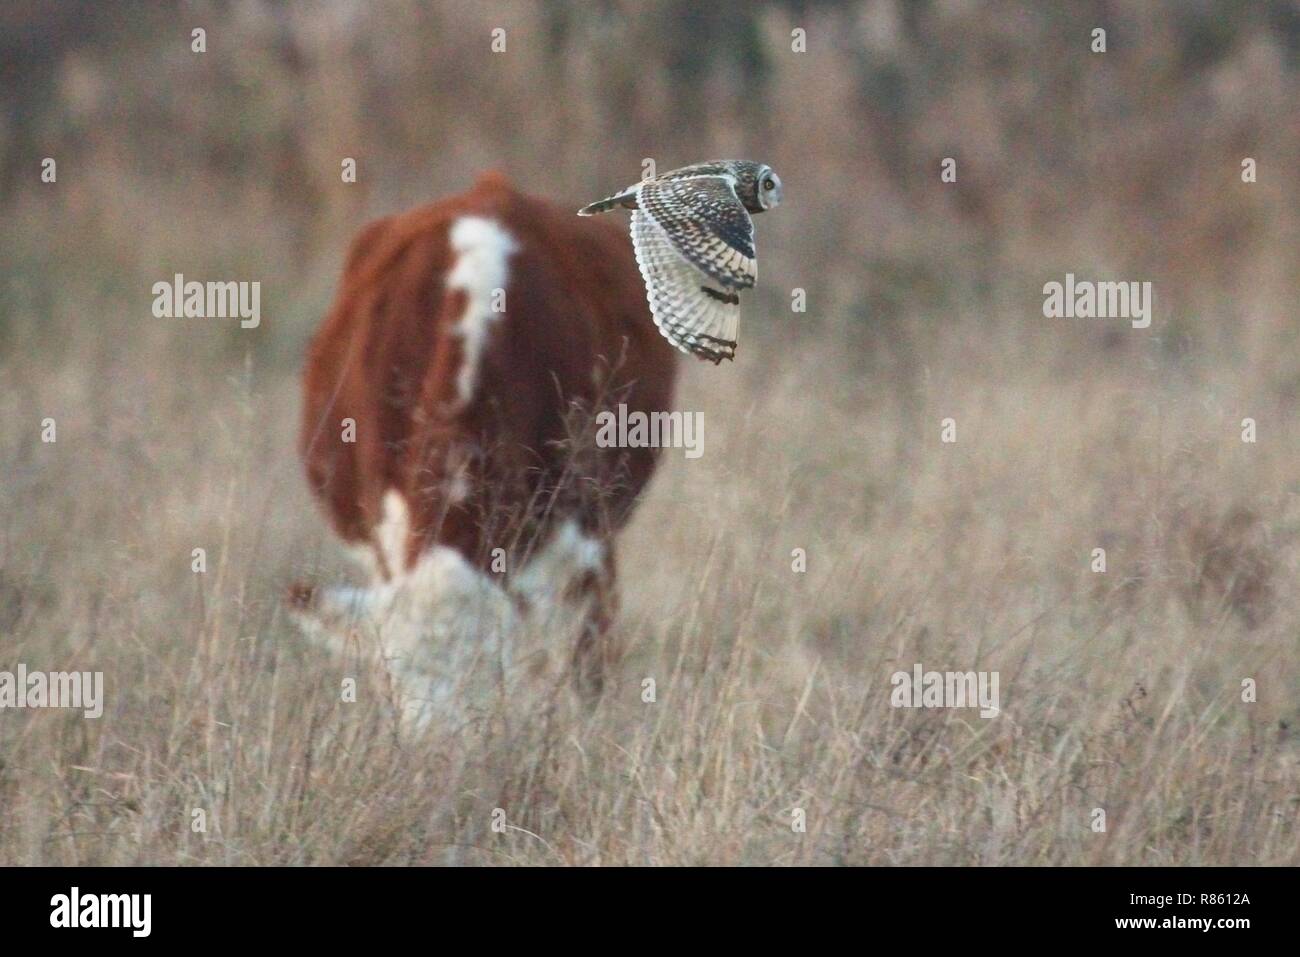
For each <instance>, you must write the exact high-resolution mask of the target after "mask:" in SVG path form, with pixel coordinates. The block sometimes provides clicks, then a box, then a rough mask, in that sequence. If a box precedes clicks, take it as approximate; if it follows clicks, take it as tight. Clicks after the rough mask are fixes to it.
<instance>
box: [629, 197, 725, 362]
mask: <svg viewBox="0 0 1300 957" xmlns="http://www.w3.org/2000/svg"><path fill="white" fill-rule="evenodd" d="M632 247H633V249H634V250H635V252H636V261H637V265H638V266H639V267H640V269H641V278H642V279H644V280H645V287H646V298H647V300H648V301H649V303H650V315H651V316H652V317H653V318H654V321H655V325H656V326H658V327H659V331H660V332H661V333H662V334H663V336H664V338H666V339H667V340H668V341H669V342H671V343H672V344H673V345H674V346H676V347H677V348H678V349H680V350H681V351H682V352H685V353H689V354H691V355H695V356H698V357H699V358H701V359H707V360H708V361H710V362H712V363H714V364H715V365H716V364H717V363H719V362H721V361H722V360H723V359H732V358H735V355H736V333H737V330H738V329H739V327H740V297H739V296H738V295H737V294H736V292H735V290H734V289H724V290H716V289H713V288H711V287H710V285H709V283H710V282H711V281H712V279H713V277H712V276H711V275H710V274H709V273H706V272H704V271H703V270H701V269H700V268H699V267H697V266H696V265H695V264H694V263H693V262H692V261H691V260H690V259H688V258H687V257H685V256H683V254H682V251H681V248H680V247H679V245H678V244H677V242H675V241H674V240H673V238H672V237H671V235H670V234H669V233H668V231H667V230H665V229H664V228H663V226H661V225H660V224H659V222H658V221H657V220H656V219H655V218H654V217H653V216H652V215H651V214H650V213H649V211H647V210H645V209H636V210H633V212H632Z"/></svg>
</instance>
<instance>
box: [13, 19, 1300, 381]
mask: <svg viewBox="0 0 1300 957" xmlns="http://www.w3.org/2000/svg"><path fill="white" fill-rule="evenodd" d="M195 27H202V28H203V29H204V30H205V31H206V34H207V35H206V43H207V52H206V53H202V54H197V53H194V52H192V51H191V30H192V29H193V28H195ZM1095 27H1101V28H1103V29H1105V30H1106V32H1107V46H1108V50H1107V52H1106V53H1105V54H1095V53H1093V52H1091V50H1090V40H1091V31H1092V30H1093V29H1094V28H1095ZM495 28H502V29H504V30H505V31H506V33H505V37H506V50H505V52H502V53H494V52H493V51H492V49H491V40H492V31H493V29H495ZM796 29H801V30H804V31H806V45H807V50H806V52H803V53H796V52H794V51H793V50H792V48H791V46H792V31H793V30H796ZM1298 58H1300V3H1297V2H1292V0H1273V2H1269V0H1128V2H1120V0H1070V2H1065V0H1062V2H1017V0H862V2H840V0H714V2H711V3H694V2H686V0H659V2H631V0H589V2H532V0H518V2H504V0H482V2H472V0H377V2H369V3H367V2H359V0H347V2H344V0H320V2H288V3H279V2H271V0H230V2H217V0H213V2H193V3H130V2H105V0H63V2H48V0H47V2H35V0H10V2H7V3H5V4H4V5H3V6H0V97H2V107H0V191H2V192H0V220H2V221H3V222H4V224H5V228H4V229H3V230H0V344H2V343H3V342H4V337H5V336H7V335H8V334H9V333H11V332H12V330H13V329H14V328H16V327H23V328H27V329H28V330H29V331H30V329H32V328H36V327H38V326H39V327H49V326H51V325H52V326H53V327H54V328H64V327H65V324H67V323H78V324H80V326H79V327H81V328H84V326H85V324H86V322H87V320H89V319H92V318H93V319H94V320H95V323H96V324H97V325H99V326H102V327H104V328H112V326H113V323H114V322H115V321H120V322H122V323H134V324H138V323H140V322H141V321H142V318H143V317H145V316H147V304H148V302H149V297H148V295H147V292H148V284H149V283H151V282H153V281H155V280H157V279H159V278H166V277H169V276H170V275H171V274H172V273H173V272H184V273H186V274H188V275H191V276H194V277H196V278H204V277H222V278H249V279H261V280H262V281H263V284H264V287H267V286H270V287H272V289H273V292H267V291H266V290H265V288H264V297H263V302H264V307H263V308H264V311H265V313H266V315H267V317H268V319H269V325H268V328H267V329H266V330H265V331H264V334H263V335H262V336H261V337H260V340H259V342H258V343H257V345H256V346H255V348H258V349H269V350H270V354H271V355H275V354H278V353H281V352H282V353H283V355H284V356H285V358H286V360H287V359H290V358H292V357H294V356H296V348H297V345H298V344H299V343H300V342H301V340H302V338H303V336H305V335H306V332H307V331H308V330H309V328H310V326H311V325H312V324H313V323H314V322H315V320H316V318H317V317H318V316H319V313H320V310H321V309H322V308H323V305H324V303H325V301H326V300H327V298H328V296H329V293H330V290H331V288H332V283H333V280H334V277H335V275H336V272H337V269H338V263H339V256H340V254H341V248H342V247H343V245H344V244H345V243H346V242H347V240H348V239H349V238H350V236H351V235H352V234H353V233H354V232H355V230H356V229H357V228H358V227H359V225H360V224H361V223H362V222H364V221H365V220H367V219H369V218H371V217H373V216H375V215H379V214H382V213H385V212H388V211H391V210H394V209H398V208H402V207H405V206H409V205H412V204H414V203H417V202H421V201H424V200H426V199H430V198H433V197H436V196H438V195H440V194H442V193H446V192H450V191H454V190H457V189H460V188H463V187H464V186H465V185H467V184H468V182H469V181H470V180H471V179H472V177H473V175H474V174H475V173H476V172H477V171H479V170H481V169H483V168H487V167H500V168H503V169H505V170H506V171H507V172H509V173H510V174H511V175H512V176H513V177H514V178H515V179H516V180H517V181H518V183H519V184H520V185H521V186H523V187H525V188H527V189H529V190H531V191H533V192H536V193H540V194H545V195H548V196H551V197H553V198H556V199H558V200H560V201H563V202H567V203H570V204H573V205H575V206H576V205H577V204H579V203H581V202H585V201H588V200H590V199H591V198H593V197H595V196H599V195H603V194H604V193H605V192H607V191H608V190H609V189H610V188H613V187H617V186H620V185H623V184H624V183H625V182H628V181H631V180H633V179H635V178H636V177H637V176H638V175H639V173H640V169H641V162H642V160H643V158H645V157H653V158H654V159H655V160H656V162H657V163H658V164H659V165H660V167H661V168H668V167H671V166H675V165H681V164H683V163H687V162H692V161H695V160H699V159H704V158H707V157H710V156H715V155H744V156H752V157H756V158H761V159H764V160H767V161H769V162H771V163H772V164H773V165H774V166H775V167H776V168H777V169H778V170H779V171H780V172H781V173H782V175H783V177H784V179H785V182H786V200H787V202H786V206H785V207H783V209H782V210H781V211H780V212H779V214H776V215H772V216H770V217H765V219H764V220H763V221H762V222H761V223H760V244H761V249H762V254H763V259H762V261H763V268H764V275H763V283H762V285H763V286H764V287H766V288H765V289H764V291H763V295H764V296H765V297H766V299H765V303H764V308H763V309H761V310H758V312H757V313H756V320H755V321H756V322H759V323H762V322H764V321H766V323H767V325H768V329H769V332H770V334H777V335H780V336H783V337H788V338H790V339H791V340H792V341H793V340H798V339H801V338H806V337H808V336H811V335H818V336H825V335H827V334H829V333H830V332H834V333H835V334H836V335H837V336H838V335H842V336H843V337H844V339H843V340H842V341H843V342H845V343H847V344H848V345H850V346H851V347H853V349H855V350H857V352H858V353H860V354H861V359H860V361H861V362H862V363H863V365H864V367H865V368H867V369H870V368H871V367H872V363H873V361H874V360H873V359H872V358H871V354H872V353H873V352H877V353H878V352H880V349H879V348H878V349H874V350H873V348H872V344H873V343H884V344H885V345H884V346H883V347H881V348H883V349H884V354H888V352H889V345H888V344H889V343H891V342H892V343H894V344H895V346H896V347H897V344H898V343H899V342H903V341H905V340H908V339H909V337H910V335H911V333H909V332H907V331H906V330H907V329H908V328H910V327H909V325H908V324H909V323H910V322H912V321H913V320H915V319H916V318H917V317H923V318H924V319H925V321H930V322H933V321H959V320H961V319H963V318H969V319H970V320H971V321H972V322H975V323H981V324H986V325H987V326H988V328H989V335H990V336H994V335H1003V334H1005V333H1001V332H997V333H995V332H994V331H993V330H994V329H998V328H1005V327H1006V326H1007V325H1008V324H1009V325H1010V326H1012V327H1014V326H1016V325H1017V324H1018V323H1023V322H1031V321H1033V320H1034V318H1035V315H1034V314H1035V311H1036V309H1037V307H1038V305H1039V304H1041V293H1040V289H1041V285H1042V283H1043V282H1044V281H1046V280H1048V279H1053V278H1055V279H1059V278H1061V276H1062V275H1063V274H1064V273H1065V272H1066V271H1073V272H1075V273H1078V274H1092V275H1095V276H1097V277H1099V278H1114V279H1143V280H1152V281H1154V282H1155V283H1156V285H1157V295H1158V297H1159V300H1158V306H1157V308H1164V309H1167V310H1168V312H1167V313H1166V319H1167V320H1168V321H1167V322H1166V323H1165V324H1164V325H1163V327H1162V328H1163V332H1162V334H1161V336H1160V337H1159V340H1158V343H1159V345H1158V351H1160V352H1161V353H1162V354H1164V355H1169V356H1178V355H1181V354H1186V353H1189V352H1196V353H1199V354H1203V355H1206V356H1210V357H1216V356H1220V355H1227V354H1229V353H1232V352H1237V353H1245V354H1248V355H1249V354H1257V353H1258V354H1264V353H1266V352H1267V353H1272V352H1275V351H1276V345H1277V341H1278V336H1279V335H1281V336H1284V337H1286V336H1292V337H1293V335H1294V328H1293V327H1294V325H1295V321H1294V320H1295V312H1294V311H1295V306H1294V301H1295V299H1294V293H1295V291H1296V278H1297V274H1298V273H1300V252H1298V248H1300V242H1297V240H1298V239H1300V230H1298V228H1297V218H1298V215H1300V213H1298V211H1300V187H1298V182H1300V181H1298V179H1297V176H1296V173H1297V169H1296V159H1297V156H1298V155H1300V106H1298V105H1297V104H1298V103H1300V98H1298V96H1297V94H1298V93H1300V84H1298V83H1297V60H1298ZM47 156H49V157H55V158H56V159H57V162H58V182H57V185H53V186H52V185H48V184H42V183H41V182H40V178H39V174H40V162H41V159H42V158H43V157H47ZM344 157H353V158H355V159H356V161H357V164H358V173H359V180H358V182H357V183H356V184H353V185H348V184H344V183H342V182H341V177H340V163H341V161H342V159H343V158H344ZM944 157H953V158H955V159H956V160H957V163H958V182H957V183H956V184H950V185H945V184H942V183H940V180H939V166H940V162H941V160H942V159H943V158H944ZM1245 157H1253V158H1254V159H1255V160H1256V161H1257V163H1258V182H1256V183H1254V184H1249V185H1247V184H1243V183H1242V181H1241V176H1240V172H1241V162H1242V160H1243V158H1245ZM793 287H807V288H809V289H811V290H814V295H812V296H811V297H810V307H809V314H808V316H807V317H802V321H801V322H799V323H798V324H792V323H788V322H787V323H782V322H781V319H782V318H784V317H783V316H781V315H780V314H781V313H785V314H786V315H788V314H789V305H788V303H789V299H788V296H789V290H790V289H791V288H793ZM89 302H93V303H94V306H93V307H92V306H88V303H89ZM1257 303H1265V304H1272V305H1267V306H1264V307H1259V308H1256V307H1255V306H1253V305H1249V304H1257ZM115 317H116V318H115ZM762 317H766V320H764V319H763V318H762ZM1040 318H1041V317H1040ZM1219 320H1222V321H1219ZM773 330H775V331H773ZM227 332H228V334H229V335H230V336H232V337H234V336H237V335H238V332H237V330H228V331H227ZM60 341H61V340H60V339H59V338H58V337H55V338H53V339H51V340H50V341H49V342H48V345H49V347H50V348H51V349H57V348H59V342H60ZM240 341H241V342H243V340H240ZM1287 341H1291V340H1290V339H1288V340H1287ZM1096 342H1097V344H1098V345H1099V346H1104V345H1106V338H1105V336H1103V335H1101V334H1098V336H1097V337H1096ZM241 348H243V346H242V345H241ZM910 349H911V346H907V347H905V348H904V349H903V351H904V352H907V351H909V350H910ZM852 351H853V350H850V352H852ZM1297 375H1300V372H1297Z"/></svg>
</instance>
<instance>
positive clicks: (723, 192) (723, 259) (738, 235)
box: [636, 176, 758, 292]
mask: <svg viewBox="0 0 1300 957" xmlns="http://www.w3.org/2000/svg"><path fill="white" fill-rule="evenodd" d="M734 182H735V181H734V180H733V179H732V178H731V177H730V176H690V177H686V178H684V179H674V180H650V181H648V182H644V183H641V184H640V185H639V186H638V187H637V193H636V200H637V206H638V207H639V208H640V209H641V210H643V211H644V212H645V213H646V214H647V215H648V216H649V218H650V219H651V220H652V221H653V222H654V223H655V225H657V226H658V227H659V228H660V229H662V230H663V231H664V233H665V234H666V235H667V236H668V239H669V240H670V241H671V242H672V244H673V245H674V246H676V247H677V249H678V251H679V252H680V253H681V255H682V256H684V257H685V258H686V259H688V260H689V261H690V262H691V263H693V264H694V265H695V266H696V267H698V268H699V269H700V270H701V271H703V272H704V273H706V274H707V275H709V276H710V277H712V278H713V279H714V280H716V281H717V282H719V283H721V284H722V285H723V286H725V287H728V290H731V289H749V288H752V287H753V285H754V282H755V281H756V280H757V278H758V263H757V261H756V254H755V252H754V221H753V220H752V219H750V218H749V211H748V210H746V209H745V207H744V205H743V204H742V203H741V202H740V200H739V199H738V198H737V197H736V189H735V185H734ZM723 291H724V292H725V291H727V290H723Z"/></svg>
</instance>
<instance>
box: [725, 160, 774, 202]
mask: <svg viewBox="0 0 1300 957" xmlns="http://www.w3.org/2000/svg"><path fill="white" fill-rule="evenodd" d="M735 165H736V169H735V173H736V180H737V182H736V196H737V198H739V199H740V201H741V202H742V203H744V204H745V208H746V209H747V210H749V211H750V212H751V213H761V212H763V211H764V210H768V209H775V208H776V207H777V206H779V205H780V204H781V177H779V176H777V175H776V170H774V169H772V167H770V166H768V165H767V164H766V163H750V162H740V163H736V164H735Z"/></svg>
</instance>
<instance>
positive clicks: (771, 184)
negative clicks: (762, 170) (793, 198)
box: [763, 176, 776, 189]
mask: <svg viewBox="0 0 1300 957" xmlns="http://www.w3.org/2000/svg"><path fill="white" fill-rule="evenodd" d="M763 188H764V189H776V183H774V182H772V178H771V177H770V176H769V177H768V178H767V179H765V180H763Z"/></svg>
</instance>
